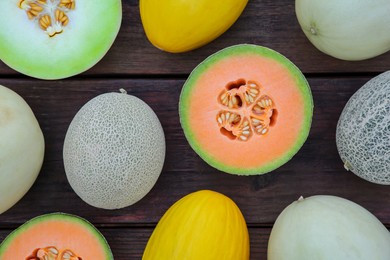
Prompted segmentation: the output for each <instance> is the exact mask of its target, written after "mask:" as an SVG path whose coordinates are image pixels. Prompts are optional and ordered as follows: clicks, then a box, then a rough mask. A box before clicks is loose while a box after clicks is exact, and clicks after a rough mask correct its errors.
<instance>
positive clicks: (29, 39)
mask: <svg viewBox="0 0 390 260" xmlns="http://www.w3.org/2000/svg"><path fill="white" fill-rule="evenodd" d="M121 20H122V7H121V0H105V1H99V2H96V1H93V0H13V1H0V24H1V27H0V39H1V41H0V50H1V51H0V59H1V60H2V61H3V62H4V63H5V64H7V65H8V66H10V67H11V68H13V69H14V70H16V71H18V72H20V73H23V74H26V75H29V76H31V77H35V78H40V79H61V78H66V77H70V76H73V75H76V74H79V73H81V72H83V71H86V70H87V69H89V68H91V67H92V66H93V65H95V64H96V63H97V62H98V61H99V60H100V59H101V58H102V57H103V56H104V55H105V54H106V52H107V51H108V49H109V48H110V47H111V45H112V43H113V42H114V40H115V38H116V35H117V34H118V31H119V27H120V24H121Z"/></svg>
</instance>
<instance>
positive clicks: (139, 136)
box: [63, 90, 165, 209]
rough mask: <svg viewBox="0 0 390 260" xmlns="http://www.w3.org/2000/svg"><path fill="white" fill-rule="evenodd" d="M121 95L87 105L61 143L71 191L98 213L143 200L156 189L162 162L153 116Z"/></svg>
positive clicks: (159, 130) (134, 100)
mask: <svg viewBox="0 0 390 260" xmlns="http://www.w3.org/2000/svg"><path fill="white" fill-rule="evenodd" d="M121 91H122V93H106V94H102V95H99V96H97V97H95V98H93V99H92V100H90V101H89V102H88V103H86V104H85V105H84V106H83V107H82V108H81V109H80V110H79V111H78V112H77V114H76V116H75V117H74V118H73V120H72V122H71V124H70V126H69V129H68V131H67V133H66V137H65V141H64V150H63V156H64V166H65V172H66V176H67V178H68V181H69V183H70V185H71V186H72V188H73V189H74V191H75V192H76V193H77V195H78V196H79V197H80V198H81V199H83V200H84V201H85V202H86V203H88V204H90V205H92V206H94V207H98V208H103V209H119V208H123V207H127V206H130V205H132V204H134V203H136V202H137V201H139V200H140V199H142V198H143V197H144V196H145V195H146V194H147V193H148V192H149V191H150V190H151V189H152V187H153V186H154V184H155V183H156V181H157V179H158V177H159V175H160V173H161V170H162V167H163V164H164V159H165V138H164V132H163V129H162V126H161V124H160V121H159V120H158V118H157V115H156V114H155V113H154V112H153V110H152V109H151V108H150V107H149V106H148V105H147V104H146V103H145V102H143V101H142V100H140V99H139V98H137V97H134V96H131V95H127V94H126V93H125V91H124V90H121Z"/></svg>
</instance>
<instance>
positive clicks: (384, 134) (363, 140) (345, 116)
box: [336, 71, 390, 184]
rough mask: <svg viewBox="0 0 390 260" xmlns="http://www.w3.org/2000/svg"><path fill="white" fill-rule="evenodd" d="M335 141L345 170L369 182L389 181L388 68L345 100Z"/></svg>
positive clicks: (389, 122)
mask: <svg viewBox="0 0 390 260" xmlns="http://www.w3.org/2000/svg"><path fill="white" fill-rule="evenodd" d="M336 143H337V149H338V151H339V154H340V157H341V159H342V161H343V162H344V166H345V168H346V169H347V170H350V171H352V172H353V173H355V174H356V175H358V176H360V177H361V178H363V179H365V180H368V181H370V182H374V183H378V184H390V71H387V72H385V73H382V74H380V75H379V76H377V77H375V78H373V79H371V80H370V81H368V82H367V83H366V84H365V85H364V86H363V87H361V88H360V89H359V90H358V91H357V92H356V93H355V94H353V96H352V97H351V98H350V99H349V101H348V103H347V104H346V105H345V107H344V109H343V112H342V113H341V115H340V119H339V121H338V124H337V130H336Z"/></svg>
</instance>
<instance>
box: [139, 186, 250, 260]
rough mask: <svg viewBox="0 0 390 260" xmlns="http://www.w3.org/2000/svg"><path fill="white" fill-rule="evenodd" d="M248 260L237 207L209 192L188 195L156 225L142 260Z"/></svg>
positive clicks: (246, 239) (245, 234)
mask: <svg viewBox="0 0 390 260" xmlns="http://www.w3.org/2000/svg"><path fill="white" fill-rule="evenodd" d="M184 259H191V260H217V259H218V260H219V259H220V260H249V234H248V229H247V226H246V223H245V219H244V217H243V215H242V213H241V211H240V209H239V208H238V207H237V205H236V204H235V203H234V202H233V201H232V200H231V199H230V198H228V197H227V196H225V195H223V194H221V193H218V192H215V191H210V190H201V191H197V192H193V193H190V194H188V195H186V196H185V197H183V198H181V199H180V200H179V201H177V202H176V203H175V204H173V205H172V206H171V207H170V208H169V209H168V210H167V212H166V213H165V214H164V216H163V217H162V218H161V219H160V221H159V222H158V224H157V226H156V228H155V230H154V231H153V234H152V235H151V237H150V239H149V241H148V244H147V245H146V248H145V251H144V254H143V256H142V260H184Z"/></svg>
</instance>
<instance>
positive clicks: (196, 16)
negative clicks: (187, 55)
mask: <svg viewBox="0 0 390 260" xmlns="http://www.w3.org/2000/svg"><path fill="white" fill-rule="evenodd" d="M247 3H248V0H212V1H210V0H195V1H194V0H181V1H177V0H140V1H139V7H140V14H141V19H142V25H143V28H144V30H145V33H146V36H147V37H148V39H149V40H150V42H151V43H152V44H153V45H154V46H156V47H157V48H159V49H161V50H164V51H168V52H173V53H178V52H186V51H190V50H193V49H196V48H199V47H201V46H203V45H205V44H207V43H209V42H211V41H212V40H214V39H216V38H217V37H218V36H220V35H221V34H223V33H224V32H225V31H226V30H227V29H229V27H230V26H232V24H233V23H234V22H235V21H236V20H237V19H238V17H239V16H240V15H241V13H242V11H243V10H244V8H245V6H246V4H247Z"/></svg>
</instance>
